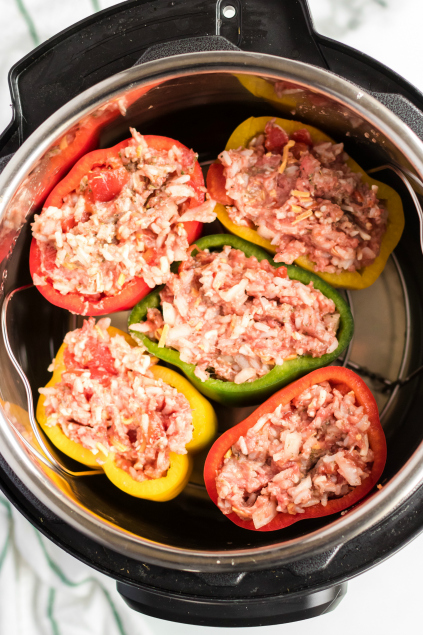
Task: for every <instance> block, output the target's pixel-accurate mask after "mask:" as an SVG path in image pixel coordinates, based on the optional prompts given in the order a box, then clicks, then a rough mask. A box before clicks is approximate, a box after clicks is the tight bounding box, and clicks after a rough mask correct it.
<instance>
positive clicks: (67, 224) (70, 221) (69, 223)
mask: <svg viewBox="0 0 423 635" xmlns="http://www.w3.org/2000/svg"><path fill="white" fill-rule="evenodd" d="M75 225H76V220H75V219H74V218H73V217H72V218H65V220H63V221H62V232H63V233H64V234H66V232H68V231H69V230H70V229H72V228H73V227H75Z"/></svg>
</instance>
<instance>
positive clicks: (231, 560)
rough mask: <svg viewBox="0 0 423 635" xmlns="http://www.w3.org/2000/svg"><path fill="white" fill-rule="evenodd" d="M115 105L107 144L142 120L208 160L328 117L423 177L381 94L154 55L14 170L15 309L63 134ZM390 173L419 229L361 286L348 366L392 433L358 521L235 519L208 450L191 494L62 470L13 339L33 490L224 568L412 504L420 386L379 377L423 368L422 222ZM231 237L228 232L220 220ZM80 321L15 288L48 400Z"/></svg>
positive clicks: (104, 526)
mask: <svg viewBox="0 0 423 635" xmlns="http://www.w3.org/2000/svg"><path fill="white" fill-rule="evenodd" d="M274 80H287V81H288V82H291V83H292V82H293V83H295V84H296V87H292V86H291V87H289V88H288V90H287V91H286V92H284V93H283V94H282V95H281V96H280V97H277V95H276V93H275V92H274V90H273V88H272V81H273V82H274ZM265 82H266V83H265ZM106 109H109V110H113V109H115V111H116V116H115V118H114V119H113V120H112V121H109V123H108V124H107V125H104V127H103V129H102V132H101V138H100V144H101V146H102V147H108V146H109V145H111V144H114V143H117V142H118V141H119V140H121V139H123V138H125V137H127V136H128V127H129V126H135V127H136V128H137V129H138V130H139V131H140V132H142V133H150V134H151V133H152V134H161V135H166V136H170V137H174V138H176V139H179V140H180V141H181V142H183V143H184V144H185V145H187V146H189V147H193V148H194V149H195V150H196V151H197V152H198V153H199V160H200V163H202V164H203V165H204V166H205V167H207V165H208V163H209V162H211V161H212V160H213V159H214V158H215V157H216V156H217V154H218V153H219V152H220V151H221V150H222V149H223V147H224V145H225V143H226V140H227V138H228V136H229V135H230V133H231V132H232V130H233V129H234V128H235V127H236V125H238V124H239V123H240V122H241V121H243V120H244V119H246V118H247V117H249V116H252V115H254V116H259V115H269V114H270V115H272V114H274V115H277V116H282V117H286V118H293V119H298V120H301V121H303V122H305V123H308V124H311V125H315V126H316V127H318V128H320V129H322V130H324V131H325V132H327V133H329V134H330V135H331V136H332V137H333V138H334V139H336V140H337V141H343V142H345V147H346V150H347V151H348V152H349V153H350V154H351V155H352V156H353V157H354V158H355V159H356V160H357V161H358V162H359V163H360V164H361V165H362V166H363V167H364V168H365V169H370V168H374V167H378V166H381V165H383V164H386V163H389V162H391V163H392V162H394V163H395V164H396V165H398V166H400V167H401V168H402V169H403V170H406V171H407V172H408V173H409V174H410V175H414V177H415V178H414V180H413V184H414V186H415V187H418V185H416V184H418V182H419V180H420V179H423V144H422V142H421V141H420V140H419V139H418V137H417V136H416V135H415V134H414V133H413V132H412V131H411V130H410V129H409V128H408V127H407V126H406V125H405V124H404V123H403V122H402V121H401V120H400V119H399V118H398V117H397V116H396V115H394V114H393V113H392V112H391V111H390V110H388V109H387V108H386V107H385V106H383V105H381V103H379V102H378V101H377V100H376V99H375V98H373V97H372V96H370V95H369V94H366V93H364V92H363V91H362V90H361V89H359V88H357V87H356V86H355V85H353V84H351V83H349V82H347V81H346V80H344V79H342V78H340V77H338V76H335V75H333V74H331V73H329V72H327V71H324V70H321V69H319V68H316V67H313V66H310V65H306V64H303V63H300V62H295V61H290V60H287V59H281V58H277V57H273V56H269V55H262V54H254V53H244V52H239V53H238V52H207V53H191V54H186V55H178V56H174V57H170V58H166V59H161V60H156V61H152V62H148V63H145V64H142V65H140V66H137V67H134V68H132V69H130V70H128V71H125V72H123V73H120V74H118V75H115V76H113V77H111V78H110V79H108V80H106V81H104V82H102V83H100V84H98V85H96V86H94V87H93V88H91V89H89V90H87V91H86V92H84V93H82V94H81V95H80V96H79V97H77V98H75V99H73V100H72V101H71V102H69V103H68V104H67V105H66V106H64V107H63V108H61V109H60V110H59V111H57V112H56V113H55V114H54V115H53V116H52V117H50V118H49V119H48V120H47V121H46V122H45V123H44V124H42V125H41V126H40V128H38V129H37V130H36V132H35V133H34V134H33V135H31V137H30V138H29V139H28V140H27V141H26V142H25V143H24V144H23V145H22V146H21V148H20V149H19V151H18V152H17V153H16V155H15V156H14V157H13V159H12V160H11V161H10V163H9V164H8V166H7V168H6V169H5V170H4V172H3V173H2V175H1V177H0V203H1V208H0V209H1V215H2V216H1V225H0V238H1V242H2V244H3V246H5V245H6V247H7V248H10V255H9V258H8V260H5V261H3V264H2V273H3V276H2V288H1V293H2V295H1V301H2V302H3V300H4V297H5V295H6V294H7V293H9V292H10V291H11V290H13V289H16V288H18V287H20V286H22V285H25V284H27V283H29V282H30V277H29V270H28V247H29V242H30V227H29V223H30V221H31V218H32V214H33V213H34V211H36V208H35V206H34V204H33V199H34V196H35V195H36V192H37V188H38V187H39V182H40V178H41V176H42V174H43V171H44V169H45V165H46V162H48V160H49V158H51V156H53V155H54V152H55V148H57V144H58V142H59V141H60V139H62V138H63V135H64V134H66V133H67V132H69V131H72V129H74V126H75V125H76V124H78V123H79V122H81V121H82V120H84V121H88V120H89V118H98V117H99V115H101V113H102V112H104V111H105V110H106ZM117 109H119V112H118V110H117ZM375 176H376V178H380V179H381V180H385V181H386V182H389V184H391V185H392V186H394V187H396V188H397V189H398V190H399V191H400V193H401V195H403V202H404V209H405V214H406V230H405V234H404V237H403V239H402V241H401V244H400V246H399V248H398V249H397V250H396V255H395V256H394V257H391V258H390V260H389V262H388V265H387V267H386V269H385V271H384V273H383V275H382V276H381V277H380V278H379V280H378V281H377V282H376V283H375V284H374V285H373V286H372V287H370V288H369V289H367V290H364V291H356V292H352V293H350V294H348V299H349V301H350V303H351V305H352V308H353V311H354V315H355V320H356V335H355V338H354V341H353V344H352V346H351V347H350V350H349V351H348V352H347V357H344V358H343V359H342V360H339V362H338V363H344V364H347V363H349V364H350V365H351V366H352V367H358V369H359V371H360V372H362V373H363V376H364V378H365V379H366V380H367V381H369V385H371V387H372V388H373V389H374V390H375V392H376V396H377V400H378V405H379V407H380V409H381V411H382V420H383V424H384V427H385V432H386V435H387V439H388V464H387V468H386V470H385V473H384V480H383V481H382V484H383V488H382V489H381V490H379V491H377V492H376V493H374V494H372V495H371V496H369V497H368V498H367V500H366V501H365V502H363V503H362V504H361V505H359V506H358V507H356V508H354V509H352V510H350V511H348V513H346V514H344V515H343V516H335V517H327V518H324V519H320V520H319V519H317V520H309V521H304V522H300V523H296V524H294V525H292V526H291V527H289V528H287V529H285V530H282V531H280V532H268V533H266V532H264V533H263V532H247V531H244V530H242V529H240V528H238V527H236V526H235V525H233V524H232V523H230V522H229V521H227V520H226V519H225V518H224V516H223V515H222V514H221V513H220V512H219V511H218V510H217V509H216V507H215V506H214V505H213V503H211V501H210V500H209V499H208V496H207V494H206V491H205V489H204V487H203V485H202V481H201V472H202V459H204V457H201V456H200V457H198V460H197V466H196V468H195V470H194V474H193V477H192V479H191V482H190V483H189V485H188V486H187V488H186V490H185V491H184V492H183V493H182V494H181V495H180V496H179V497H177V498H176V499H175V500H173V501H171V502H168V503H154V502H149V501H143V500H138V499H134V498H132V497H129V496H127V495H126V494H124V493H122V492H121V491H119V490H118V489H116V488H115V487H114V486H113V485H112V484H111V483H110V482H109V481H108V480H107V479H106V477H104V476H102V475H97V476H86V477H62V476H60V475H58V474H57V472H56V471H54V470H52V469H49V468H48V467H46V465H45V464H44V463H42V462H41V461H40V460H38V459H37V458H36V457H35V456H34V455H32V454H31V453H30V452H28V450H27V449H26V448H25V445H24V443H23V441H22V438H21V436H19V435H20V434H22V435H24V436H26V438H27V439H28V440H29V442H30V443H31V444H32V445H33V446H34V447H36V446H37V442H36V440H35V439H34V436H33V434H32V432H31V429H30V426H29V421H28V414H27V410H28V406H27V402H26V396H25V392H24V386H23V383H22V380H21V379H20V378H19V376H18V374H17V372H16V370H15V368H14V367H13V365H12V364H11V362H10V359H9V356H8V354H7V352H6V348H5V343H4V341H3V340H1V343H0V364H1V369H2V372H1V377H0V396H1V399H2V403H3V411H2V413H1V415H0V450H1V453H2V455H3V456H4V458H5V460H6V461H7V463H8V464H9V466H10V467H11V469H12V470H13V471H14V472H15V474H16V475H17V477H18V478H19V479H20V480H21V481H22V483H23V484H24V485H25V486H26V487H27V488H28V489H29V490H30V492H31V493H32V494H33V495H34V496H36V498H37V499H39V500H40V501H41V502H42V503H43V504H44V505H45V506H46V507H47V508H49V509H50V510H52V511H53V512H54V513H55V514H56V515H57V516H59V518H61V519H62V520H64V521H65V522H66V523H69V524H70V525H72V526H74V527H76V528H78V529H79V530H80V531H81V532H83V533H85V534H87V535H88V536H90V537H91V538H93V539H94V540H96V541H97V542H99V543H101V544H104V545H107V546H108V547H110V548H111V549H113V550H115V551H117V552H119V553H122V554H125V555H128V556H131V557H132V558H134V559H137V560H139V561H140V562H150V563H153V564H160V565H163V566H168V567H172V568H176V569H184V570H189V571H200V570H201V571H209V572H214V571H232V572H233V571H241V570H242V571H248V570H254V569H262V568H265V567H268V566H276V564H278V565H282V564H284V563H287V562H293V561H295V560H298V559H301V558H306V557H308V556H310V555H312V554H313V555H314V554H316V553H319V552H322V551H327V550H329V549H331V548H333V547H335V546H337V545H339V544H342V543H344V542H345V541H347V540H349V539H351V538H352V537H354V536H357V535H358V534H360V533H362V532H364V531H365V530H366V529H368V528H369V527H370V526H373V525H375V524H376V523H378V522H380V521H381V520H383V519H384V518H386V516H387V515H388V514H390V513H391V512H392V511H393V510H394V509H395V508H396V507H397V506H398V505H400V504H401V503H403V502H404V501H405V500H406V499H407V497H409V496H410V495H411V494H412V492H413V491H414V490H415V489H416V488H417V487H418V485H419V484H421V483H422V480H423V461H422V458H423V446H422V443H421V440H422V432H421V426H420V420H419V419H420V417H419V416H418V414H417V413H418V410H417V406H418V394H417V392H416V386H417V383H416V382H418V381H419V380H418V379H417V380H414V383H413V382H410V384H407V385H406V386H404V387H401V388H399V389H396V390H394V391H390V392H389V393H386V392H383V391H382V390H381V387H382V384H381V383H380V382H379V381H378V380H377V378H376V379H375V376H374V373H376V374H380V375H383V376H384V377H385V378H387V379H390V380H396V379H397V378H402V377H405V376H406V375H407V373H409V372H411V371H413V370H414V369H415V368H416V367H417V366H418V365H420V364H421V363H422V362H421V361H420V360H421V359H422V357H423V354H422V350H423V342H422V335H421V332H422V329H421V328H420V325H421V321H422V314H423V300H422V299H421V297H423V296H421V295H420V284H421V282H420V278H421V275H420V273H419V269H418V268H419V267H421V266H422V265H423V257H422V252H421V247H420V242H419V232H420V226H419V219H418V216H417V213H416V211H415V209H414V208H413V206H412V205H411V204H410V200H409V198H408V195H407V194H406V192H405V190H404V188H402V184H401V181H400V180H399V179H398V180H395V179H396V177H394V176H393V175H392V173H391V172H387V171H385V172H381V174H380V175H379V174H377V175H375ZM216 230H217V231H222V228H221V227H216V226H215V227H213V232H214V231H216ZM208 231H210V230H208ZM125 317H126V315H125V314H116V315H114V316H113V320H114V323H115V324H116V325H122V324H124V321H125ZM79 320H80V319H79V318H76V317H75V316H72V315H70V314H69V313H67V312H66V311H64V310H62V309H58V308H56V307H54V306H52V305H50V304H49V303H48V302H46V301H45V300H44V299H43V298H42V296H41V295H40V294H39V293H38V291H37V290H36V289H34V288H33V289H30V290H26V291H21V292H19V293H18V294H15V296H14V297H13V299H12V300H11V301H10V304H9V307H8V313H7V324H5V326H6V327H7V330H8V333H9V337H10V344H11V348H12V350H13V352H14V354H15V355H16V357H17V359H18V361H19V363H20V365H21V366H22V368H23V370H24V372H25V374H26V375H27V377H28V380H29V384H30V386H31V389H32V393H33V397H34V400H35V401H36V399H37V389H38V387H40V386H43V385H44V384H45V383H46V382H47V381H48V378H49V374H48V373H47V370H46V369H47V366H48V364H49V363H50V361H51V359H52V357H53V356H54V354H55V352H56V351H57V349H58V347H59V345H60V343H61V342H62V339H63V336H64V334H65V333H66V332H67V331H68V330H69V329H70V328H75V327H76V326H77V324H78V323H79ZM372 378H373V379H372ZM16 406H17V407H16ZM216 410H217V412H218V416H219V424H220V427H221V430H224V429H225V428H226V427H227V426H228V425H232V424H233V423H235V422H237V421H240V420H242V419H243V418H244V417H245V415H246V409H232V410H231V409H223V408H222V407H219V406H216ZM250 410H251V409H250ZM250 410H249V411H250ZM52 453H53V454H54V455H55V456H57V457H58V459H59V460H60V461H61V462H62V463H63V464H64V465H65V466H67V467H68V468H69V469H71V470H75V471H79V470H80V469H81V467H80V466H78V465H77V464H76V463H75V462H73V461H71V460H70V459H68V458H67V457H64V456H62V455H60V456H59V453H58V452H55V451H54V449H52Z"/></svg>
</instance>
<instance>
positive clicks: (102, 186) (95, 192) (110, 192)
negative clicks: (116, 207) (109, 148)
mask: <svg viewBox="0 0 423 635" xmlns="http://www.w3.org/2000/svg"><path fill="white" fill-rule="evenodd" d="M128 180H129V173H128V171H127V170H126V169H125V168H123V167H122V168H118V169H115V170H102V169H101V168H94V169H93V170H92V171H91V172H90V173H89V174H88V187H87V189H86V190H85V192H86V196H87V197H88V198H92V200H93V201H99V202H100V203H107V202H108V201H111V200H113V199H114V198H116V196H118V194H120V192H121V191H122V188H123V186H124V185H125V183H127V182H128Z"/></svg>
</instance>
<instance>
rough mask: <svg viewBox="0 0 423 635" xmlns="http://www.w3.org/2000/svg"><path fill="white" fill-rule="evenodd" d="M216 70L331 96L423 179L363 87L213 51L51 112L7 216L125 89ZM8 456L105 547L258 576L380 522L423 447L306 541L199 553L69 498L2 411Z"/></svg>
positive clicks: (11, 169) (413, 151) (147, 68)
mask: <svg viewBox="0 0 423 635" xmlns="http://www.w3.org/2000/svg"><path fill="white" fill-rule="evenodd" d="M194 72H195V73H196V74H205V73H212V72H216V73H218V72H223V73H233V72H237V73H242V74H260V75H264V76H266V77H274V78H275V79H281V78H283V79H287V80H288V81H295V82H296V83H298V84H304V85H305V86H307V87H308V88H311V89H313V90H316V92H319V93H322V94H326V95H328V96H330V97H332V98H334V99H335V100H337V101H340V102H341V103H343V104H344V105H347V106H348V107H349V108H350V109H351V110H352V111H354V112H356V113H357V114H358V115H359V116H360V117H362V118H363V119H364V120H365V121H367V122H369V123H371V124H372V125H373V126H375V127H376V128H377V129H378V130H379V131H381V132H383V134H385V135H386V137H387V138H388V139H389V140H390V141H391V142H392V143H393V144H394V145H395V146H396V147H397V148H398V149H399V150H400V151H401V152H402V153H403V154H405V155H406V157H407V159H408V161H409V162H410V164H411V165H412V166H413V168H414V169H415V170H416V172H417V174H418V175H419V177H420V178H421V179H422V180H423V143H422V142H421V141H420V139H419V138H418V137H417V136H416V135H415V134H414V133H413V132H412V131H411V130H410V129H409V128H408V127H407V126H406V124H405V123H403V122H402V121H401V120H400V119H399V118H398V117H397V116H396V115H394V114H393V113H392V112H391V111H390V110H388V109H387V108H386V107H385V106H383V105H382V104H381V103H380V102H378V101H377V100H376V99H375V98H374V97H372V96H371V95H369V94H368V93H366V92H365V91H364V90H362V89H361V88H359V87H357V86H356V85H354V84H352V83H351V82H349V81H348V80H345V79H343V78H341V77H339V76H337V75H335V74H333V73H331V72H329V71H326V70H323V69H321V68H318V67H315V66H312V65H309V64H305V63H302V62H297V61H294V60H288V59H285V58H279V57H276V56H272V55H265V54H257V53H248V52H237V51H221V52H220V51H219V52H216V51H213V52H201V53H188V54H183V55H176V56H172V57H170V58H164V59H159V60H154V61H151V62H146V63H144V64H142V65H140V66H136V67H133V68H130V69H128V70H126V71H123V72H121V73H119V74H117V75H113V76H112V77H110V78H108V79H106V80H104V81H102V82H100V83H99V84H97V85H95V86H93V87H91V88H89V89H88V90H86V91H84V92H83V93H81V94H80V95H79V96H77V97H75V98H74V99H72V100H71V101H70V102H68V103H67V104H65V105H64V106H62V108H60V109H59V110H58V111H56V112H55V113H54V114H53V115H51V116H50V117H49V118H48V119H47V120H46V121H45V122H44V123H43V124H41V126H40V127H39V128H38V129H37V130H36V131H35V132H34V133H33V134H32V135H31V136H30V137H29V138H28V139H27V140H26V141H25V142H24V143H23V145H22V146H21V147H20V148H19V150H18V151H17V152H16V154H15V156H14V157H13V158H12V159H11V161H10V162H9V164H8V165H7V166H6V168H5V169H4V171H3V173H2V174H1V176H0V219H1V218H2V216H3V215H4V212H5V209H6V207H7V205H8V203H9V202H10V200H11V198H12V196H13V194H14V193H15V192H16V190H17V188H18V187H19V185H20V184H21V182H22V180H23V179H24V178H25V176H26V175H27V174H28V173H29V172H30V170H31V169H32V167H33V166H34V164H35V162H36V161H37V160H38V159H39V158H40V157H41V156H42V155H43V154H44V153H45V152H46V150H48V149H49V147H51V145H52V144H53V143H54V141H55V140H56V139H57V138H58V137H60V136H61V135H63V134H65V133H66V131H67V130H68V129H69V128H70V127H71V126H73V125H74V124H75V123H77V122H78V121H79V120H80V119H81V117H83V116H86V115H88V114H89V113H90V112H92V111H93V110H95V109H97V108H98V107H99V106H101V105H103V104H104V103H105V102H107V101H110V100H111V99H116V98H117V97H118V96H119V95H120V94H121V93H122V92H124V91H126V90H130V89H134V88H136V87H137V88H138V87H141V86H148V84H149V83H150V82H152V81H155V82H157V80H161V81H166V80H168V79H177V78H180V77H184V76H187V75H190V74H192V73H194ZM0 446H1V448H2V454H3V456H4V458H5V460H6V461H7V463H8V464H9V465H10V467H11V469H12V470H13V471H14V472H15V474H16V475H17V476H18V478H19V479H20V480H21V481H22V483H23V484H24V485H25V486H26V487H27V488H28V489H29V490H30V491H31V492H32V493H33V494H34V495H35V496H36V497H37V498H38V499H39V500H40V501H41V502H42V503H43V504H44V505H45V506H46V507H47V508H49V509H51V510H52V511H53V512H54V513H55V514H56V515H57V516H58V517H59V518H61V519H62V520H64V521H65V522H67V523H69V524H70V525H72V526H73V527H74V528H75V529H77V530H79V531H81V532H83V533H85V534H86V535H88V536H89V537H91V538H92V539H94V540H96V541H98V542H99V543H101V544H102V545H104V546H106V547H108V548H111V549H113V550H114V551H117V552H119V553H121V554H124V555H126V556H130V557H132V558H134V559H136V560H139V561H143V562H149V563H151V564H157V565H160V566H164V567H171V568H174V569H182V570H186V571H204V572H216V571H219V572H223V571H231V572H234V571H252V570H256V569H263V568H266V567H267V566H272V567H274V566H275V565H276V563H277V564H278V565H283V564H285V563H288V562H292V561H294V560H301V559H303V558H306V557H309V556H310V554H313V555H314V554H317V553H321V552H324V551H328V550H329V549H332V548H333V547H336V546H338V545H340V544H341V543H344V542H347V541H348V540H351V539H352V538H354V537H356V536H357V535H358V534H361V533H363V532H364V531H365V530H367V529H369V528H370V527H372V526H374V525H375V524H377V523H380V522H381V521H382V520H384V519H385V518H386V517H387V516H388V515H389V514H391V513H392V512H393V510H394V509H395V508H397V507H398V506H400V505H401V504H402V503H404V501H405V500H406V499H407V498H408V497H409V496H411V495H412V493H413V492H414V491H415V490H416V489H417V488H418V486H419V485H420V484H421V483H422V482H423V442H422V443H421V444H420V446H419V447H418V448H417V449H416V450H415V452H414V453H413V455H412V456H411V458H410V459H409V460H408V461H407V462H406V464H405V465H404V466H403V467H402V468H401V470H399V472H398V473H397V474H396V475H395V476H394V477H393V478H392V479H391V481H390V482H389V483H388V484H386V485H384V487H383V489H382V490H380V491H378V492H377V493H375V494H373V495H372V496H371V497H370V498H369V499H368V500H366V501H365V502H364V503H362V504H361V505H360V506H359V507H358V508H356V509H353V510H351V511H349V512H348V514H346V515H345V516H343V517H342V518H339V519H337V520H335V521H333V522H332V523H330V524H328V525H326V526H325V527H323V528H322V529H319V530H316V531H314V532H312V533H310V534H308V535H306V536H302V537H300V538H294V539H292V540H288V541H283V542H279V543H276V544H273V545H269V546H266V547H255V548H251V549H243V550H233V551H224V552H216V551H213V552H212V551H210V552H208V551H198V550H190V549H182V548H178V547H171V546H166V545H161V544H158V543H156V542H154V541H152V540H148V539H146V538H142V537H140V536H137V535H135V534H132V533H130V532H128V531H127V530H124V529H121V528H119V527H117V526H116V525H113V524H112V523H111V522H110V521H107V520H105V519H103V518H101V517H100V516H97V515H96V514H95V513H93V512H90V511H89V510H87V509H86V508H84V507H83V506H82V505H80V504H78V503H77V502H76V501H75V500H70V499H69V498H67V497H66V496H65V494H64V492H62V491H61V490H60V489H59V488H57V487H56V486H54V483H53V482H52V481H51V480H50V479H49V478H48V475H47V473H45V472H44V471H43V469H40V468H39V467H38V465H37V461H36V460H35V459H34V460H31V459H30V458H29V456H28V454H27V452H26V450H25V449H24V447H23V445H22V443H21V442H20V441H19V440H18V438H17V436H16V434H15V433H14V432H13V430H12V427H11V426H10V425H9V423H8V422H7V420H6V418H5V417H4V416H3V414H2V413H1V412H0Z"/></svg>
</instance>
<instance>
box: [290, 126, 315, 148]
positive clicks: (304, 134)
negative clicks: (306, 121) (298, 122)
mask: <svg viewBox="0 0 423 635" xmlns="http://www.w3.org/2000/svg"><path fill="white" fill-rule="evenodd" d="M291 139H293V140H294V141H298V142H299V143H305V144H306V145H307V146H312V145H313V140H312V138H311V134H310V133H309V131H308V130H306V128H301V129H300V130H296V131H295V132H293V133H292V135H291Z"/></svg>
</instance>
